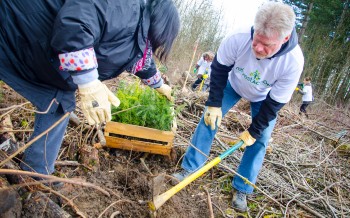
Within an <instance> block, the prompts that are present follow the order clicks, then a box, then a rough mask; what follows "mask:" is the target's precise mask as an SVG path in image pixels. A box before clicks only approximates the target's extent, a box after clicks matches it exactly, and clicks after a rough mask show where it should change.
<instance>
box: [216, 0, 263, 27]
mask: <svg viewBox="0 0 350 218" xmlns="http://www.w3.org/2000/svg"><path fill="white" fill-rule="evenodd" d="M266 1H267V0H213V3H214V5H215V6H217V7H218V8H220V6H221V5H222V6H223V10H224V18H225V22H226V23H227V26H228V32H230V29H231V28H235V27H239V26H242V25H247V24H253V21H254V15H255V13H256V11H257V9H258V7H259V6H260V5H262V4H263V3H264V2H266Z"/></svg>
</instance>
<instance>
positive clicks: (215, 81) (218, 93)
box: [205, 56, 233, 107]
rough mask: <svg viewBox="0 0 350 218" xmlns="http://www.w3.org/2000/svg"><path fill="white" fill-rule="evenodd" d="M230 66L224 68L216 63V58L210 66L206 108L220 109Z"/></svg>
mask: <svg viewBox="0 0 350 218" xmlns="http://www.w3.org/2000/svg"><path fill="white" fill-rule="evenodd" d="M232 67H233V65H232V66H225V65H222V64H220V63H219V62H218V60H217V58H216V56H215V58H214V60H213V63H212V64H211V75H210V91H209V97H208V100H207V102H206V103H205V105H206V106H211V107H221V105H222V98H223V96H224V89H225V87H226V84H227V79H228V73H229V72H230V71H231V69H232Z"/></svg>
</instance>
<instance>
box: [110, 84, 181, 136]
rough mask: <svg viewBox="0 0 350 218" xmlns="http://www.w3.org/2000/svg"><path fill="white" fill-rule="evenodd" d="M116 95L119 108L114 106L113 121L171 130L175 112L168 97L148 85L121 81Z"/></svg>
mask: <svg viewBox="0 0 350 218" xmlns="http://www.w3.org/2000/svg"><path fill="white" fill-rule="evenodd" d="M116 96H117V97H118V98H119V100H120V105H119V107H118V108H115V107H112V121H116V122H120V123H126V124H132V125H138V126H144V127H149V128H154V129H159V130H164V131H169V130H171V125H172V121H173V119H174V117H175V116H176V115H175V112H172V109H171V108H173V107H174V106H173V104H172V103H171V102H169V101H168V99H167V98H166V97H164V96H162V95H160V94H159V93H158V92H157V91H155V90H154V89H152V88H149V87H148V86H143V85H139V84H138V83H136V82H135V83H133V84H126V83H120V85H119V88H118V91H117V93H116Z"/></svg>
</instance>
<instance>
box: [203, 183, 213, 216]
mask: <svg viewBox="0 0 350 218" xmlns="http://www.w3.org/2000/svg"><path fill="white" fill-rule="evenodd" d="M203 189H204V191H205V192H206V193H207V196H208V208H209V217H210V218H214V212H213V206H212V204H211V199H210V193H209V191H208V189H207V188H206V187H203Z"/></svg>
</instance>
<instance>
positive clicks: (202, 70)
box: [197, 57, 212, 76]
mask: <svg viewBox="0 0 350 218" xmlns="http://www.w3.org/2000/svg"><path fill="white" fill-rule="evenodd" d="M211 63H212V62H208V61H205V60H204V59H203V57H201V59H199V61H198V62H197V65H198V66H199V68H198V73H197V74H200V75H203V74H208V76H210V73H211V69H210V66H211Z"/></svg>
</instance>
